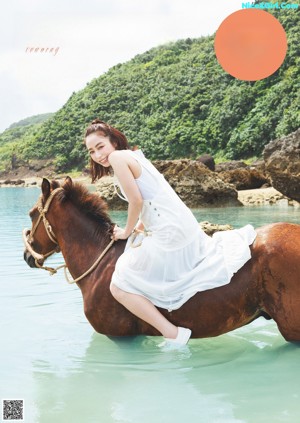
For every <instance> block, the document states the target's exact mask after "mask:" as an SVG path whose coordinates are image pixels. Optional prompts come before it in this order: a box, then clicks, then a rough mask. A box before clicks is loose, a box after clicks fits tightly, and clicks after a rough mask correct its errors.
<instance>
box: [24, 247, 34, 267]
mask: <svg viewBox="0 0 300 423" xmlns="http://www.w3.org/2000/svg"><path fill="white" fill-rule="evenodd" d="M23 257H24V260H25V261H26V263H27V264H28V266H29V267H36V264H35V260H34V257H33V256H32V255H31V254H30V253H29V252H28V251H27V250H25V251H24V255H23Z"/></svg>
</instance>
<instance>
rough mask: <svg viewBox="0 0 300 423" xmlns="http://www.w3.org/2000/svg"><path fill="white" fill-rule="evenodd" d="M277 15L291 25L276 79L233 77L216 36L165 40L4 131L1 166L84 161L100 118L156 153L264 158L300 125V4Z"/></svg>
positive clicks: (71, 165) (67, 166) (67, 165)
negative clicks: (89, 131) (35, 119)
mask: <svg viewBox="0 0 300 423" xmlns="http://www.w3.org/2000/svg"><path fill="white" fill-rule="evenodd" d="M288 2H290V3H295V2H294V1H291V0H289V1H288ZM270 13H272V14H274V15H275V16H276V17H277V18H278V19H279V21H280V22H281V23H282V25H283V27H284V29H285V30H286V33H287V36H288V53H287V56H286V58H285V61H284V63H283V65H282V66H281V67H280V68H279V70H278V71H277V72H275V73H274V74H273V75H271V76H270V77H269V78H266V79H263V80H261V81H256V82H247V81H240V80H237V79H235V78H233V77H231V76H230V75H228V74H227V73H226V72H225V71H223V69H222V68H221V67H220V65H219V64H218V62H217V59H216V57H215V53H214V36H209V37H202V38H200V39H186V40H179V41H177V42H174V43H170V44H167V45H163V46H159V47H156V48H153V49H151V50H149V51H147V52H145V53H143V54H140V55H137V56H136V57H134V58H133V59H132V60H130V61H129V62H126V63H123V64H118V65H116V66H114V67H113V68H111V69H110V70H109V71H108V72H107V73H105V74H104V75H101V76H100V77H99V78H96V79H93V80H92V81H91V82H89V83H87V86H86V87H85V88H84V89H83V90H81V91H79V92H77V93H75V92H74V93H73V94H72V95H71V97H70V98H69V100H68V101H67V103H66V104H65V105H64V106H63V107H62V108H61V109H60V110H58V112H57V113H55V114H54V115H53V116H50V117H49V118H48V119H47V120H46V121H45V122H43V123H40V122H39V123H37V124H33V125H29V126H28V125H27V126H20V127H19V126H16V125H15V126H14V127H11V128H10V129H9V130H7V131H5V132H4V133H3V134H1V136H0V158H1V162H2V167H3V166H4V165H5V166H9V163H10V160H11V156H12V154H14V155H15V157H17V158H20V159H23V160H30V159H33V158H44V157H47V158H51V157H52V158H53V159H54V160H55V163H56V168H57V170H58V171H59V170H61V171H66V170H71V169H76V168H77V169H80V168H82V167H83V166H84V165H85V163H86V152H85V149H84V146H83V143H82V139H83V133H84V129H85V127H86V126H87V124H88V123H89V122H90V121H91V120H93V119H94V118H95V117H99V118H101V119H102V120H105V121H108V122H109V123H110V124H111V125H113V126H116V127H117V128H119V129H121V130H122V131H123V132H125V134H126V135H127V137H128V139H129V141H130V142H131V144H132V145H139V146H140V147H141V148H143V150H144V151H145V153H146V154H147V156H148V157H149V158H150V159H167V158H181V157H191V158H195V157H197V156H199V155H200V154H202V153H211V154H213V155H214V156H215V157H216V156H217V157H223V158H231V159H239V158H244V159H245V158H249V157H254V156H259V155H260V154H261V152H262V150H263V147H264V145H265V144H266V143H268V142H269V141H270V140H271V139H274V138H276V137H279V136H282V135H286V134H288V133H290V132H292V131H294V130H295V129H297V128H298V127H299V126H300V113H299V104H300V89H299V88H300V47H299V35H300V31H299V29H300V19H299V18H300V16H299V15H300V10H299V9H298V10H282V9H279V10H274V11H272V12H270Z"/></svg>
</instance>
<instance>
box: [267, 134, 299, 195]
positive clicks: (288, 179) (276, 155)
mask: <svg viewBox="0 0 300 423" xmlns="http://www.w3.org/2000/svg"><path fill="white" fill-rule="evenodd" d="M264 160H265V165H266V171H267V173H268V174H269V175H270V177H271V180H272V185H273V187H274V188H275V189H277V190H278V191H279V192H281V193H282V194H284V195H285V196H287V197H289V198H292V199H293V200H296V201H298V202H300V129H297V131H295V132H293V133H291V134H289V135H287V136H285V137H282V138H278V139H276V140H273V141H271V142H270V143H269V144H268V145H267V146H266V147H265V149H264Z"/></svg>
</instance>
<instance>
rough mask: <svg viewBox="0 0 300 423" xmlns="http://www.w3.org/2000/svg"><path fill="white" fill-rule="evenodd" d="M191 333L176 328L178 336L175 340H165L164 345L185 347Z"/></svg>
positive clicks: (184, 329) (188, 330) (187, 330)
mask: <svg viewBox="0 0 300 423" xmlns="http://www.w3.org/2000/svg"><path fill="white" fill-rule="evenodd" d="M191 334H192V331H191V330H190V329H186V328H181V327H178V334H177V337H176V338H175V339H172V338H166V343H168V344H171V345H178V346H180V345H186V344H187V343H188V342H189V339H190V337H191Z"/></svg>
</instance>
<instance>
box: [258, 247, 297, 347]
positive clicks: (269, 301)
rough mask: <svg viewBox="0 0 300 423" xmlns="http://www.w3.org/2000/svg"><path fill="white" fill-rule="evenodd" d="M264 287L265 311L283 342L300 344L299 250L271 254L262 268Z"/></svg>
mask: <svg viewBox="0 0 300 423" xmlns="http://www.w3.org/2000/svg"><path fill="white" fill-rule="evenodd" d="M263 285H264V288H265V290H264V294H263V306H264V310H265V311H266V312H267V313H268V314H269V315H270V316H271V317H272V318H273V319H274V320H275V321H276V323H277V325H278V329H279V331H280V332H281V334H282V336H283V337H284V338H285V339H286V341H289V342H298V341H300V257H299V250H298V252H296V251H291V249H289V251H278V252H277V253H276V254H274V255H273V257H272V259H271V260H269V264H268V266H266V267H265V271H264V275H263Z"/></svg>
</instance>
